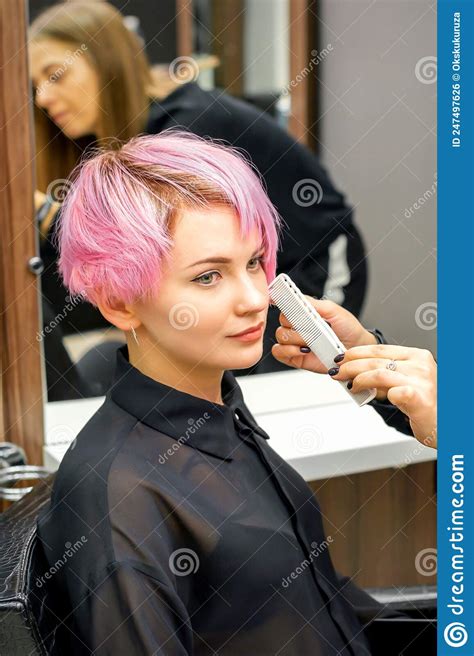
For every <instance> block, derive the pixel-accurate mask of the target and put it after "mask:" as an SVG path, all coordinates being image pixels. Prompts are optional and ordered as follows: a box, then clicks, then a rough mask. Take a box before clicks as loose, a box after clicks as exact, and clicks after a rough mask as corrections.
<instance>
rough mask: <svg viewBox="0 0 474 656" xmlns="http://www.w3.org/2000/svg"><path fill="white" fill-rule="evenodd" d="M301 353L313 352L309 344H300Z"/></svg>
mask: <svg viewBox="0 0 474 656" xmlns="http://www.w3.org/2000/svg"><path fill="white" fill-rule="evenodd" d="M300 351H301V353H311V349H310V348H309V346H300Z"/></svg>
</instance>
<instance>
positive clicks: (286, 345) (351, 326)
mask: <svg viewBox="0 0 474 656" xmlns="http://www.w3.org/2000/svg"><path fill="white" fill-rule="evenodd" d="M305 298H306V300H307V301H309V302H310V303H311V304H312V305H313V306H314V307H315V308H316V310H317V311H318V312H319V314H320V315H321V316H322V318H323V319H325V320H326V321H327V322H328V323H329V324H330V325H331V328H332V329H333V330H334V332H335V333H336V335H337V336H338V337H339V339H340V340H341V342H342V343H343V344H344V346H345V347H346V348H347V349H349V348H352V347H353V346H364V345H367V344H376V343H377V340H376V338H375V337H374V336H373V335H372V334H371V333H369V332H368V331H367V330H366V329H365V328H364V326H363V325H362V324H361V323H360V322H359V321H358V319H356V317H355V316H354V315H353V314H351V313H350V312H349V311H348V310H345V309H344V308H343V307H341V306H340V305H338V304H337V303H334V302H333V301H318V300H316V299H315V298H313V297H312V296H305ZM280 323H281V326H279V327H278V328H277V330H276V332H275V337H276V339H277V341H278V344H274V345H273V347H272V355H273V356H274V357H275V358H276V359H277V360H279V361H280V362H283V364H286V365H288V366H289V367H295V368H296V369H307V370H308V371H314V372H316V373H319V374H327V371H328V370H327V367H325V366H324V365H323V364H322V363H321V361H320V360H319V359H318V358H317V357H316V356H315V355H314V353H312V352H309V353H307V354H305V353H304V352H303V353H302V352H301V351H300V347H306V342H305V341H304V340H303V339H302V338H301V337H300V336H299V335H298V333H297V332H296V331H294V330H293V329H292V327H291V324H290V322H289V321H288V319H287V318H286V317H285V315H284V314H282V313H280ZM306 348H307V347H306ZM334 366H336V365H334Z"/></svg>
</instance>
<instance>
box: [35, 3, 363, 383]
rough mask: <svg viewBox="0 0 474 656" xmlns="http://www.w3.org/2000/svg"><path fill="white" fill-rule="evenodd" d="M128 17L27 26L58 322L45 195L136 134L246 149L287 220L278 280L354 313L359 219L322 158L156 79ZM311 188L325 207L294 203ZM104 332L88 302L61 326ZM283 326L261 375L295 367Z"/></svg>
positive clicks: (54, 300)
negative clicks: (168, 133)
mask: <svg viewBox="0 0 474 656" xmlns="http://www.w3.org/2000/svg"><path fill="white" fill-rule="evenodd" d="M123 19H124V17H123V15H122V14H121V13H120V12H119V11H118V10H117V9H115V8H114V7H113V6H112V5H110V4H108V3H107V2H83V1H80V0H79V1H75V2H67V3H59V4H56V5H54V6H52V7H50V8H48V9H47V10H46V11H44V12H43V13H41V14H40V15H39V16H38V17H37V18H36V19H35V20H34V21H33V23H32V25H31V27H30V32H29V56H30V73H31V79H32V84H33V89H34V101H35V106H34V120H35V137H36V176H37V181H38V182H37V184H38V190H37V192H36V198H37V207H38V210H40V209H41V216H43V215H44V216H43V220H42V223H41V231H42V249H41V255H42V257H43V259H44V261H45V272H44V273H43V275H42V288H43V295H44V297H45V298H47V299H48V300H49V302H50V303H51V304H52V305H53V307H54V309H55V310H56V312H58V313H59V312H61V311H62V310H63V308H64V306H65V296H66V295H67V292H66V290H65V289H64V287H62V286H61V285H60V284H59V283H58V279H57V274H56V262H57V252H56V250H55V249H54V243H51V235H52V232H53V229H54V223H55V222H58V221H59V214H58V211H57V210H58V205H53V207H49V205H48V204H46V205H45V206H43V207H42V205H43V201H44V200H45V194H46V193H47V192H48V196H52V197H53V200H58V201H60V200H61V199H62V196H63V192H64V191H65V187H66V186H67V185H66V184H65V182H64V181H65V180H66V179H67V178H68V176H69V174H70V173H71V171H72V169H73V167H74V166H75V165H76V163H77V162H78V160H79V159H80V157H81V155H82V154H83V153H84V151H87V150H88V149H89V148H90V147H92V145H97V144H99V145H101V146H102V145H104V146H105V145H107V146H110V145H112V147H114V148H118V147H119V146H120V143H121V142H124V141H127V140H128V139H130V138H131V137H133V136H137V135H139V134H144V133H146V134H158V133H160V132H162V131H163V130H165V129H168V128H170V127H177V126H180V127H181V128H184V129H187V130H189V131H191V132H193V133H195V134H197V135H199V136H209V137H211V138H213V139H219V140H224V141H226V142H227V143H229V144H232V145H233V146H236V147H238V148H239V149H242V151H243V152H244V154H245V156H246V157H247V158H248V159H250V160H251V161H252V162H253V164H254V165H255V166H256V168H257V170H258V171H259V172H260V174H261V175H262V176H263V178H264V181H265V185H266V188H267V192H268V195H269V197H270V200H271V201H272V203H273V205H274V206H275V207H278V211H279V213H280V215H281V217H282V219H283V220H284V222H285V230H283V231H282V233H281V251H280V256H279V261H278V267H279V270H281V271H286V272H290V271H291V275H292V277H293V279H294V280H295V282H296V283H297V284H298V285H299V286H300V288H301V289H302V291H303V292H304V293H306V294H310V295H312V296H318V297H319V296H322V295H323V294H326V296H329V297H330V298H332V299H333V300H335V301H337V302H339V303H340V304H342V305H343V306H344V307H346V308H347V309H349V310H351V311H352V312H354V313H355V314H356V315H357V314H358V313H359V311H360V309H361V306H362V303H363V300H364V296H365V289H366V262H365V258H364V248H363V245H362V240H361V238H360V235H359V233H358V231H357V229H356V227H355V226H354V224H353V222H352V213H351V209H350V208H349V207H348V206H347V205H346V203H345V201H344V196H343V195H342V194H341V193H339V192H338V191H337V190H336V189H335V188H334V185H333V184H332V182H331V179H330V177H329V176H328V174H327V172H326V171H325V170H324V168H323V167H322V166H321V163H320V162H319V159H318V158H317V157H316V156H315V155H314V154H313V153H312V152H311V151H310V150H309V149H308V148H306V147H305V146H304V145H302V144H300V143H298V142H297V141H296V140H295V139H293V138H292V137H291V136H290V135H289V134H288V133H287V131H286V130H284V129H283V128H282V127H281V126H280V125H279V124H278V122H277V121H276V120H275V119H274V118H273V117H272V116H270V115H269V114H268V113H266V112H262V111H260V110H258V109H257V108H256V107H254V106H252V105H251V104H249V103H246V102H243V101H242V100H239V99H237V98H233V97H232V96H230V95H229V94H227V93H225V90H222V89H218V90H217V89H216V90H213V91H205V90H204V89H202V88H201V87H200V86H199V85H198V84H197V82H195V81H189V82H187V83H184V84H183V83H180V81H179V79H176V78H175V79H174V81H173V79H172V76H171V77H170V76H169V75H168V76H166V77H163V76H162V77H160V78H158V77H157V74H156V72H155V70H156V69H154V68H153V67H151V66H150V64H149V62H148V61H147V58H146V55H145V52H144V49H143V44H142V43H141V42H140V41H139V39H138V38H137V36H136V34H135V33H133V32H131V31H130V30H129V29H127V27H126V26H125V24H124V20H123ZM307 179H310V180H312V181H314V183H315V184H317V185H319V188H320V189H321V198H319V199H318V202H314V203H309V202H308V199H307V198H302V199H301V202H298V201H299V198H298V189H299V188H300V187H301V181H305V180H307ZM338 238H340V241H341V240H342V242H343V243H342V242H341V243H339V249H340V250H341V253H343V258H342V259H343V260H344V261H340V262H339V264H340V265H341V266H342V271H343V276H342V279H341V280H342V281H343V282H342V283H341V280H336V279H332V278H331V277H330V276H329V274H328V272H329V271H331V270H333V268H332V266H331V258H332V254H333V253H334V249H332V248H330V246H331V245H332V244H334V242H335V241H336V240H337V239H338ZM344 244H346V245H347V250H346V249H345V248H344ZM349 261H350V262H351V266H349V265H348V262H349ZM355 263H358V264H357V265H356V266H354V264H355ZM339 270H341V269H339ZM106 326H110V324H109V323H108V321H107V320H106V319H105V318H104V317H103V316H102V315H101V314H100V312H98V311H97V309H95V308H93V307H92V306H91V305H89V304H87V303H82V302H81V303H77V304H76V305H75V306H74V308H73V309H72V310H71V311H70V312H68V313H67V316H66V317H65V319H64V321H63V322H62V323H61V327H62V328H63V330H64V332H65V334H68V333H72V332H76V331H81V332H83V331H85V330H91V329H94V328H98V327H106ZM277 326H278V312H276V310H275V308H270V310H269V318H268V322H267V327H266V330H265V334H264V343H263V344H264V353H265V354H266V355H268V356H269V357H265V358H262V360H261V361H260V362H259V364H258V365H257V366H258V369H256V370H255V373H261V372H264V371H270V370H278V369H286V368H287V367H286V365H285V364H284V363H280V362H278V361H277V360H276V359H275V358H272V357H271V355H270V351H271V345H272V344H273V343H274V342H275V339H274V335H275V330H276V328H277ZM244 371H245V370H243V369H242V370H240V372H241V373H243V372H244Z"/></svg>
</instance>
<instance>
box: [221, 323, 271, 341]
mask: <svg viewBox="0 0 474 656" xmlns="http://www.w3.org/2000/svg"><path fill="white" fill-rule="evenodd" d="M262 333H263V324H262V325H260V326H259V327H258V328H257V329H256V330H252V331H250V332H248V333H244V334H243V335H229V337H231V338H232V339H238V340H239V341H241V342H255V341H256V340H257V339H260V337H261V336H262Z"/></svg>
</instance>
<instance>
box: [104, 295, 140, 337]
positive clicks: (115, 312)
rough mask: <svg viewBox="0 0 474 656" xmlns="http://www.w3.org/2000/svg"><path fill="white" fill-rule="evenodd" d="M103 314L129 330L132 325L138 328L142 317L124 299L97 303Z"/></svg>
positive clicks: (116, 324) (118, 326)
mask: <svg viewBox="0 0 474 656" xmlns="http://www.w3.org/2000/svg"><path fill="white" fill-rule="evenodd" d="M97 307H98V308H99V311H100V313H101V314H102V316H103V317H104V318H105V319H107V321H109V322H110V323H111V324H113V325H114V326H116V327H117V328H120V330H123V331H125V332H126V331H128V330H130V328H131V327H133V328H138V327H139V326H140V325H141V321H140V319H139V318H138V317H137V315H136V314H135V312H134V310H133V306H131V305H127V304H125V303H124V302H123V301H120V300H118V299H114V300H113V301H104V302H103V303H99V304H98V305H97Z"/></svg>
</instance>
